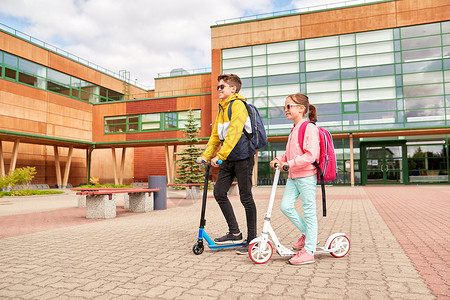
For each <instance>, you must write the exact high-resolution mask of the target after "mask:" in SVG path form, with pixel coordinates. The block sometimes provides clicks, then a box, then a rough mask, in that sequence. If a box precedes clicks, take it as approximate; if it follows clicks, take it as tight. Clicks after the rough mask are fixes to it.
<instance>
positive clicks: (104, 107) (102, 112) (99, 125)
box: [92, 102, 127, 142]
mask: <svg viewBox="0 0 450 300" xmlns="http://www.w3.org/2000/svg"><path fill="white" fill-rule="evenodd" d="M126 105H127V103H126V102H120V103H109V104H99V105H94V107H93V111H92V128H93V129H94V130H93V132H92V141H93V142H108V141H124V140H125V139H126V135H125V134H105V126H104V122H105V116H124V115H126V114H127V113H126Z"/></svg>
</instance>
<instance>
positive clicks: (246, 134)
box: [228, 99, 254, 165]
mask: <svg viewBox="0 0 450 300" xmlns="http://www.w3.org/2000/svg"><path fill="white" fill-rule="evenodd" d="M236 100H241V101H242V103H244V105H245V108H246V109H247V113H248V116H249V117H250V123H251V118H252V112H251V109H250V108H249V106H248V105H247V103H246V102H245V101H244V100H242V99H234V100H231V102H230V104H229V105H228V119H229V120H230V123H231V107H232V106H233V102H234V101H236ZM243 132H244V134H245V136H246V137H247V145H248V155H249V157H250V161H251V162H252V165H253V164H254V157H253V155H252V147H251V146H250V140H251V139H252V136H251V135H250V133H248V132H247V130H246V129H245V124H244V130H243Z"/></svg>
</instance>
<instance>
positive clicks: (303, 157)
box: [277, 119, 320, 178]
mask: <svg viewBox="0 0 450 300" xmlns="http://www.w3.org/2000/svg"><path fill="white" fill-rule="evenodd" d="M303 122H308V120H306V119H304V120H302V121H301V122H299V123H298V124H297V125H296V126H295V127H294V128H293V129H292V130H291V133H290V134H289V139H288V142H287V145H286V153H284V154H281V155H279V156H277V159H278V160H279V161H280V162H287V163H288V165H289V178H300V177H309V176H313V175H314V174H316V173H317V170H316V168H315V167H314V165H313V164H312V163H313V162H314V161H315V160H317V161H318V160H319V152H320V147H319V130H318V129H317V127H316V126H314V125H313V124H308V126H306V132H305V138H304V140H303V149H300V145H299V142H298V130H299V128H300V126H301V124H302V123H303Z"/></svg>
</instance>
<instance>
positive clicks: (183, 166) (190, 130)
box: [175, 109, 204, 183]
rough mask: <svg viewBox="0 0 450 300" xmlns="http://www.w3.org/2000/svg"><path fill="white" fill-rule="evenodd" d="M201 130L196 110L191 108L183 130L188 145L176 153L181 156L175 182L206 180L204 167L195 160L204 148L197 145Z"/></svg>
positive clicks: (200, 181) (177, 161) (199, 181)
mask: <svg viewBox="0 0 450 300" xmlns="http://www.w3.org/2000/svg"><path fill="white" fill-rule="evenodd" d="M199 130H200V129H199V127H198V124H197V120H195V118H194V112H193V111H192V109H189V111H188V119H187V120H186V125H185V129H184V130H183V132H184V136H185V137H186V138H187V144H188V146H187V148H185V149H184V150H183V151H182V152H178V153H175V154H176V155H178V156H179V157H180V158H179V159H178V160H176V163H178V172H177V177H176V178H175V183H202V182H203V181H204V173H203V172H204V168H203V166H202V165H199V164H197V163H196V162H195V161H196V160H197V157H199V156H201V154H202V153H203V149H202V148H200V147H197V146H196V144H198V142H199V139H198V138H197V135H198V133H199Z"/></svg>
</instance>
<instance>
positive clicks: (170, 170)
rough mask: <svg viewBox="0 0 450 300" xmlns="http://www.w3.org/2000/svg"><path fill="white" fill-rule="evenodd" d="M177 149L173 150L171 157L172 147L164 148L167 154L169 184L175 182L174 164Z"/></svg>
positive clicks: (166, 146)
mask: <svg viewBox="0 0 450 300" xmlns="http://www.w3.org/2000/svg"><path fill="white" fill-rule="evenodd" d="M175 147H176V146H174V150H173V156H171V155H170V147H169V145H168V144H166V145H165V146H164V148H165V153H166V173H167V183H169V184H170V183H173V182H174V174H175V164H174V159H173V158H174V156H175Z"/></svg>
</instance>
